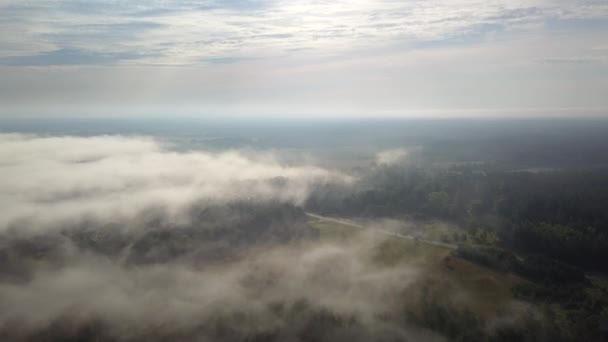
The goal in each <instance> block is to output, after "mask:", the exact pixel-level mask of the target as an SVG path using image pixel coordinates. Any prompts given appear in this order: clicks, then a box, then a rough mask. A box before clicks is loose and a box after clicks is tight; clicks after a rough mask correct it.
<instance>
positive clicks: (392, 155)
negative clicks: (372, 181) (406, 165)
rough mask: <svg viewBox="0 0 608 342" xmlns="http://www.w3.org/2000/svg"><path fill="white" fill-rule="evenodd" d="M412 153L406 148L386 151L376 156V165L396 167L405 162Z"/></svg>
mask: <svg viewBox="0 0 608 342" xmlns="http://www.w3.org/2000/svg"><path fill="white" fill-rule="evenodd" d="M410 153H411V152H410V151H408V150H406V149H404V148H397V149H392V150H385V151H381V152H378V154H376V165H385V166H386V165H394V164H397V163H399V162H402V161H404V160H405V159H406V158H407V157H408V156H409V155H410Z"/></svg>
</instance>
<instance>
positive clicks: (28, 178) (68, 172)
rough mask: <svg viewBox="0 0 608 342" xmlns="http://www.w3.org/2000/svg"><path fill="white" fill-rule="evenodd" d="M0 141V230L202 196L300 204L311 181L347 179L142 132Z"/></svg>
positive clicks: (179, 205) (131, 211)
mask: <svg viewBox="0 0 608 342" xmlns="http://www.w3.org/2000/svg"><path fill="white" fill-rule="evenodd" d="M0 142H1V143H0V146H1V147H0V160H1V161H2V162H1V163H0V179H1V182H0V206H1V207H2V208H3V212H4V214H3V216H2V218H0V230H3V229H6V228H7V227H9V226H10V225H11V224H12V223H14V222H17V221H20V220H27V221H28V222H29V221H34V222H45V221H51V222H58V221H61V220H69V219H77V218H79V217H82V216H83V215H93V216H101V217H116V216H126V217H130V216H133V215H136V214H137V213H139V212H141V211H142V210H144V209H146V208H148V207H151V206H161V207H165V208H167V209H168V210H170V211H173V212H175V211H179V210H183V209H185V208H188V207H189V206H191V205H192V204H193V203H195V202H197V203H198V202H201V201H206V202H207V203H225V202H230V201H235V200H241V199H254V200H256V201H260V200H273V201H280V202H288V203H301V202H303V201H304V200H305V199H306V197H307V195H308V193H309V190H310V188H311V187H312V186H314V185H317V184H323V183H326V182H348V181H349V180H350V178H349V177H348V176H346V175H343V174H340V173H337V172H333V171H330V170H326V169H322V168H319V167H314V166H301V167H290V166H284V165H281V164H280V163H279V162H278V161H277V160H276V158H274V157H273V156H272V155H269V154H254V153H243V152H238V151H229V152H223V153H210V152H202V151H200V152H184V153H178V152H173V151H170V150H167V149H165V148H164V147H163V146H162V145H161V144H160V143H159V142H158V141H155V140H153V139H151V138H145V137H122V136H95V137H42V136H26V135H18V134H17V135H15V134H3V135H0ZM33 227H36V224H34V225H33Z"/></svg>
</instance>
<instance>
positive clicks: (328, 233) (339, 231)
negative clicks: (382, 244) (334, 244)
mask: <svg viewBox="0 0 608 342" xmlns="http://www.w3.org/2000/svg"><path fill="white" fill-rule="evenodd" d="M309 224H310V226H311V227H313V228H315V229H317V230H318V231H319V238H320V239H321V241H344V240H348V239H350V238H352V237H354V236H355V235H356V234H357V233H359V232H360V230H359V229H358V228H355V227H350V226H347V225H343V224H340V223H337V222H330V221H312V222H310V223H309Z"/></svg>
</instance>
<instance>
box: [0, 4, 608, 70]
mask: <svg viewBox="0 0 608 342" xmlns="http://www.w3.org/2000/svg"><path fill="white" fill-rule="evenodd" d="M0 6H2V14H0V18H1V19H2V22H3V24H0V28H2V29H3V32H4V35H3V36H2V37H1V38H0V47H4V49H0V50H4V54H5V56H30V58H34V56H39V57H38V58H43V57H45V56H46V55H44V54H43V53H45V52H46V53H48V52H49V51H63V50H65V49H74V50H79V51H83V53H85V54H93V53H94V54H100V55H103V54H104V53H105V54H108V55H114V56H116V58H115V59H114V60H113V62H114V63H122V62H128V63H135V62H139V63H143V64H148V63H156V64H197V63H199V61H201V60H205V59H209V58H243V57H253V58H260V57H277V56H285V55H291V54H293V51H300V53H301V52H302V51H307V50H309V51H311V52H314V53H315V54H316V55H325V56H333V55H336V54H344V53H348V52H352V51H359V50H362V49H363V50H369V49H374V48H379V47H384V48H386V47H399V46H401V47H403V46H417V47H421V46H424V43H426V42H440V41H444V40H446V41H448V42H450V41H451V42H452V43H453V42H454V40H453V39H454V37H461V36H463V34H466V33H467V32H476V34H478V35H482V34H483V33H484V32H483V31H487V28H501V29H504V30H506V31H509V30H512V29H517V28H519V27H521V28H525V27H530V25H531V24H540V25H542V24H543V23H545V22H548V21H551V20H553V22H566V21H573V20H575V21H576V20H578V21H580V24H577V25H576V26H578V27H580V26H584V25H585V23H586V21H587V20H590V21H598V20H605V19H606V18H607V17H608V5H607V4H606V3H605V2H597V1H583V2H576V3H572V2H564V1H559V0H552V1H547V0H527V1H520V2H516V3H513V2H509V3H505V2H504V1H485V2H483V3H479V2H478V1H472V0H461V1H453V2H447V3H445V2H443V3H439V2H433V1H431V2H422V1H411V2H397V1H390V0H383V1H366V0H361V1H332V2H327V1H315V2H310V1H299V0H298V1H203V2H191V1H171V2H166V1H130V2H110V3H109V2H105V1H88V2H83V1H75V0H72V1H38V2H33V3H27V4H23V3H22V2H13V1H5V2H4V4H0ZM43 17H44V18H45V20H42V19H43ZM47 18H48V19H47ZM142 18H145V20H146V21H145V22H142ZM492 31H494V30H492ZM17 33H20V34H17ZM14 37H19V40H21V41H25V42H27V45H26V44H24V43H23V42H21V43H20V42H19V41H17V40H15V39H14ZM470 42H471V41H470V40H467V39H465V40H462V41H461V43H470ZM49 43H50V45H49ZM34 46H38V48H39V50H38V51H36V53H32V54H29V53H31V52H32V48H33V47H34ZM169 46H170V47H169ZM133 56H134V57H137V58H129V57H133ZM48 58H50V59H52V58H53V55H50V56H48ZM68 60H69V59H68ZM66 63H67V62H66ZM4 64H8V65H15V63H6V62H5V63H4ZM40 64H44V63H42V62H39V63H38V64H37V65H40ZM46 64H49V63H46Z"/></svg>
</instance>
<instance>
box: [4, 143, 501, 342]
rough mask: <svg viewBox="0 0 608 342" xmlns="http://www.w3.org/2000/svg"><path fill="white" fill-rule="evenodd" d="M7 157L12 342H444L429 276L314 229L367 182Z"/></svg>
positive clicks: (70, 149) (7, 336)
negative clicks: (425, 281) (417, 317)
mask: <svg viewBox="0 0 608 342" xmlns="http://www.w3.org/2000/svg"><path fill="white" fill-rule="evenodd" d="M407 155H408V151H407V150H394V149H393V150H389V151H386V152H384V153H382V154H379V155H378V156H377V163H378V164H383V165H384V164H391V163H395V162H398V161H400V160H403V159H404V158H406V157H407ZM0 161H1V162H0V207H1V208H2V215H0V307H1V310H0V337H1V338H2V339H4V340H40V339H44V340H53V339H56V340H67V339H88V338H94V339H95V340H146V341H148V340H200V341H207V340H208V341H217V340H225V341H235V340H243V341H245V340H246V341H323V340H324V341H342V340H344V341H346V340H348V341H370V340H377V341H402V340H410V341H420V340H429V341H434V340H442V339H443V338H442V337H440V336H438V335H436V334H434V333H431V332H430V331H428V330H424V329H422V328H417V327H415V326H413V325H412V324H411V323H410V321H409V320H408V314H407V312H406V311H407V310H404V308H407V307H408V305H410V303H415V302H416V301H419V300H421V296H423V295H421V293H424V291H423V292H421V289H420V288H419V287H417V286H415V285H416V284H418V283H419V282H420V281H421V279H422V278H424V277H425V276H426V275H425V272H428V271H427V270H424V269H421V267H420V265H419V264H417V263H415V262H412V263H403V264H400V265H399V267H389V266H386V265H381V264H378V263H376V262H374V258H373V255H374V252H375V246H376V245H377V243H378V239H380V238H379V237H378V236H377V235H370V234H367V233H361V234H360V235H358V237H356V238H353V239H351V240H349V241H348V242H327V241H320V240H319V238H318V235H319V232H318V231H316V230H315V229H313V228H311V226H310V225H309V224H308V218H307V216H306V214H305V212H304V211H303V209H302V208H301V205H302V204H303V203H304V201H305V200H306V199H307V197H308V196H309V194H310V193H311V191H313V189H323V188H326V187H336V188H342V189H343V188H347V187H349V186H353V184H355V183H357V182H358V180H357V178H356V177H354V176H351V175H348V174H345V173H343V172H340V171H336V170H331V169H325V168H321V167H319V166H315V165H307V166H302V165H300V166H286V165H284V164H283V163H281V162H280V161H279V159H277V158H276V157H273V155H272V153H259V152H256V153H254V152H243V151H238V150H233V151H225V152H205V151H190V152H175V151H174V150H171V149H169V148H167V147H166V146H163V144H161V143H159V142H158V141H156V140H154V139H153V138H149V137H125V136H93V137H69V136H61V137H57V136H36V135H21V134H4V135H0ZM379 224H381V223H379ZM454 293H455V300H458V298H461V299H462V300H466V295H465V294H459V293H458V291H457V290H455V292H454ZM459 296H460V297H459ZM412 305H413V304H412ZM505 315H507V316H508V315H510V313H506V314H505Z"/></svg>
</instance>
